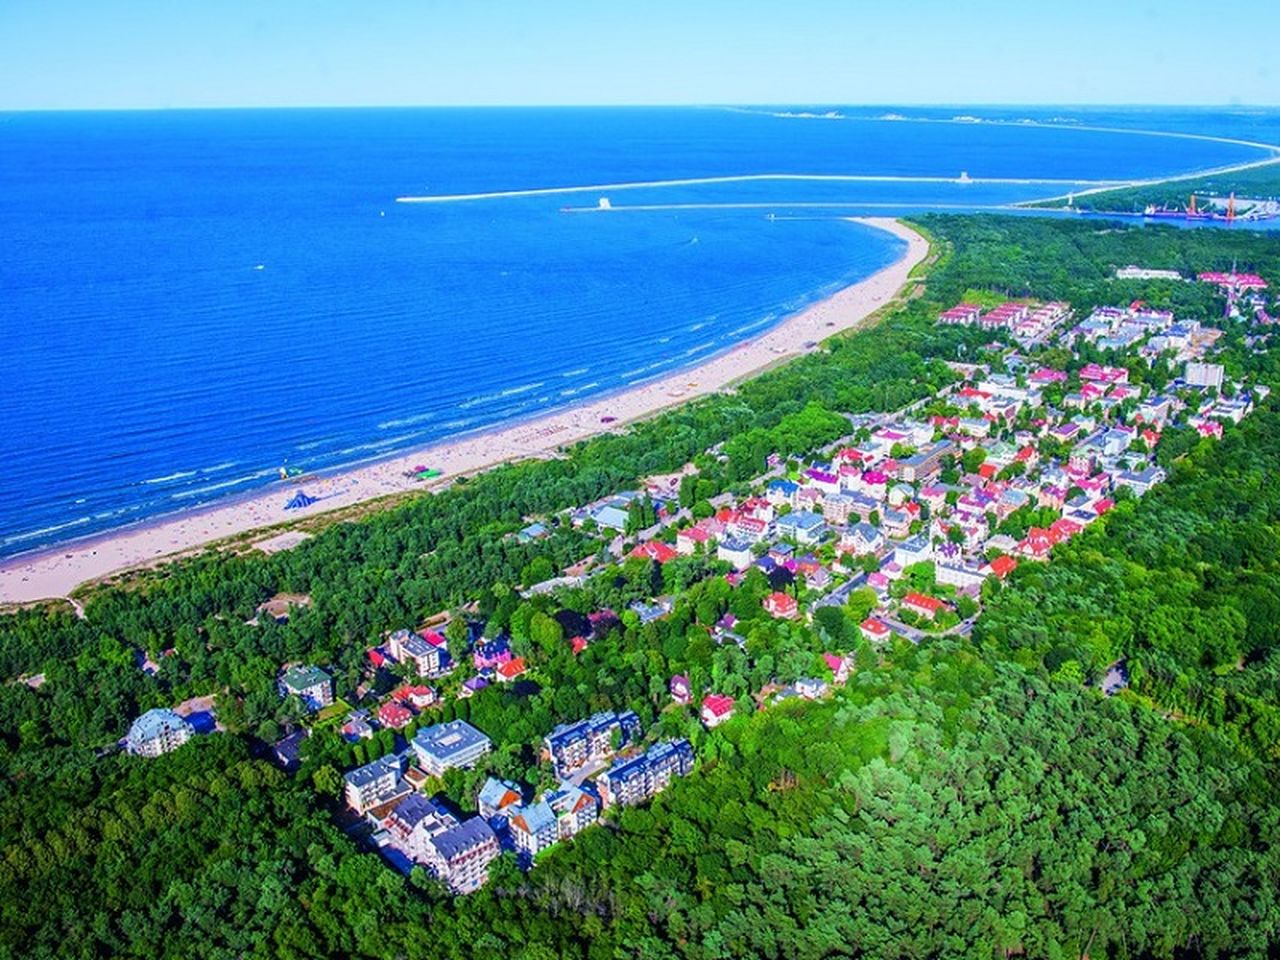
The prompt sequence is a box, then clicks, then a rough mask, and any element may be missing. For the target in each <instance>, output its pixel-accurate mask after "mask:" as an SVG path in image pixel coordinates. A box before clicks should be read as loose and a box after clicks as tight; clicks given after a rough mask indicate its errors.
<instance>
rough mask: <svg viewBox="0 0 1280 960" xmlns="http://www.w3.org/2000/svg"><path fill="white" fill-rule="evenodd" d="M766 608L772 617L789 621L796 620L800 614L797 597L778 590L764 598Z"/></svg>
mask: <svg viewBox="0 0 1280 960" xmlns="http://www.w3.org/2000/svg"><path fill="white" fill-rule="evenodd" d="M764 608H765V610H767V611H768V612H769V614H770V616H774V617H781V618H784V619H787V620H791V619H793V618H795V617H796V616H797V615H798V614H799V613H800V605H799V604H798V603H796V598H795V597H793V596H791V595H790V594H789V593H780V592H778V591H776V590H775V591H774V592H773V593H771V594H769V595H768V596H767V597H765V598H764Z"/></svg>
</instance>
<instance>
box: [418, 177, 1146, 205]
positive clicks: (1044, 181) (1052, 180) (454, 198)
mask: <svg viewBox="0 0 1280 960" xmlns="http://www.w3.org/2000/svg"><path fill="white" fill-rule="evenodd" d="M770 182H773V183H949V184H958V185H961V186H966V185H969V184H973V185H975V186H980V185H983V184H1004V185H1008V186H1060V187H1068V186H1082V187H1094V188H1097V189H1107V188H1110V187H1122V186H1125V185H1126V181H1124V180H1073V179H1063V178H1060V177H964V176H961V177H925V176H914V177H913V176H899V175H891V174H842V173H747V174H740V175H735V176H725V177H682V178H679V179H674V180H633V181H624V182H622V183H591V184H581V185H576V186H564V187H534V188H530V189H523V190H491V191H487V192H484V193H436V194H423V195H420V196H406V197H396V203H463V202H467V201H472V200H501V199H510V198H513V197H554V196H559V195H563V194H572V193H602V192H604V191H609V192H617V191H619V190H640V189H644V188H646V187H694V186H705V185H709V184H718V183H770Z"/></svg>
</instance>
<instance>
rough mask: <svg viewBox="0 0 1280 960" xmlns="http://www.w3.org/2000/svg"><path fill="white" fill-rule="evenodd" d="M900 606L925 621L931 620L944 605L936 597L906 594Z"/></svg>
mask: <svg viewBox="0 0 1280 960" xmlns="http://www.w3.org/2000/svg"><path fill="white" fill-rule="evenodd" d="M902 606H903V607H904V608H906V609H907V610H910V611H911V612H912V613H914V614H916V615H918V616H921V617H924V618H925V619H926V620H932V619H933V618H934V617H936V616H937V615H938V611H940V610H941V609H942V608H943V607H945V606H946V604H944V603H943V602H942V601H941V600H939V599H938V598H937V597H928V596H925V595H924V594H923V593H908V594H907V595H906V596H905V597H903V598H902Z"/></svg>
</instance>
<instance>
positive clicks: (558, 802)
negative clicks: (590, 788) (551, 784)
mask: <svg viewBox="0 0 1280 960" xmlns="http://www.w3.org/2000/svg"><path fill="white" fill-rule="evenodd" d="M543 799H545V800H546V801H547V805H548V806H549V807H551V812H552V813H554V814H555V815H556V827H557V831H558V833H559V835H560V839H561V840H568V839H569V838H570V837H574V836H576V835H577V834H579V833H581V832H582V831H583V830H585V829H586V828H587V827H589V826H591V825H592V824H593V823H595V822H596V821H597V820H598V819H600V801H599V800H598V799H597V798H596V797H595V796H594V795H593V794H591V793H588V792H587V791H586V790H583V789H582V788H581V787H578V786H575V785H574V784H572V783H562V784H560V786H559V787H557V788H556V789H555V790H554V791H553V792H551V793H548V794H547V795H546V796H545V797H544V798H543Z"/></svg>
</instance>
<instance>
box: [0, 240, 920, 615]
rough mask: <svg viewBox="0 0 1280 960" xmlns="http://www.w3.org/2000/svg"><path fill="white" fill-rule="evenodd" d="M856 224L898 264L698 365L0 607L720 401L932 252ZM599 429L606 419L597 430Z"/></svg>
mask: <svg viewBox="0 0 1280 960" xmlns="http://www.w3.org/2000/svg"><path fill="white" fill-rule="evenodd" d="M857 222H859V223H863V224H866V225H868V226H872V227H877V228H879V229H882V230H887V231H889V232H890V233H893V234H894V235H895V236H898V237H900V238H902V239H903V240H905V241H906V242H907V248H906V251H905V253H904V255H903V256H902V257H901V258H900V259H899V260H897V261H895V262H894V263H892V264H890V265H889V266H888V267H885V268H884V269H883V270H881V271H880V272H878V273H876V274H874V275H872V276H870V277H868V278H867V279H866V280H863V281H861V282H860V283H856V284H854V285H853V286H850V287H846V288H844V289H843V290H840V291H838V292H837V293H835V294H834V295H832V296H831V297H829V298H828V299H826V300H823V301H821V302H820V303H816V304H814V305H813V306H811V307H809V308H807V309H806V310H803V311H802V312H800V313H798V314H796V315H795V316H793V317H791V318H789V319H788V320H786V321H784V322H783V323H781V324H779V325H778V326H776V327H774V328H773V329H771V330H769V331H768V332H766V333H764V334H762V335H761V336H759V337H757V338H755V339H753V340H748V341H744V342H743V343H741V344H739V345H738V346H737V347H735V348H733V349H732V350H730V351H728V352H726V353H723V354H720V355H719V356H717V357H714V358H712V359H711V360H709V361H707V362H706V363H705V364H702V365H700V366H697V367H690V368H685V369H682V370H679V371H677V372H675V373H673V374H671V375H669V376H665V377H663V378H661V379H657V380H653V381H650V382H648V383H645V384H642V385H639V386H637V387H635V388H634V389H630V390H627V391H625V392H622V393H616V394H612V395H610V396H607V397H601V398H599V399H595V400H588V401H586V402H584V403H583V404H582V405H581V406H576V407H572V408H569V409H565V410H561V411H557V412H555V413H550V414H547V415H546V416H544V417H541V418H539V419H536V420H531V421H526V422H523V423H520V424H516V425H514V426H511V427H507V428H501V429H498V430H496V431H493V432H487V433H484V434H479V435H476V436H471V437H463V438H459V439H456V440H452V441H449V440H446V441H443V442H441V443H439V444H437V445H435V446H432V447H427V448H425V449H420V450H415V451H413V452H410V453H406V454H403V455H401V456H398V457H396V458H395V459H391V460H385V461H382V462H379V463H376V464H371V465H368V466H362V467H357V468H354V469H352V470H349V471H346V472H342V473H338V474H335V475H332V476H326V477H322V478H317V479H314V480H307V481H306V482H305V483H303V484H301V485H300V488H301V489H304V490H305V491H306V492H307V494H308V495H310V496H313V497H318V498H320V499H319V500H318V502H316V503H315V504H313V505H312V506H310V507H307V508H305V509H303V510H300V511H285V509H284V504H285V502H286V501H287V500H288V499H289V498H290V497H292V496H293V495H294V493H295V490H296V489H297V488H295V487H294V486H293V485H291V484H290V485H285V484H281V485H277V486H275V487H273V488H271V489H270V490H268V491H264V492H263V493H261V494H259V495H256V496H254V497H252V498H249V499H245V500H239V501H237V502H235V503H233V504H228V505H226V506H214V507H212V508H206V509H203V510H199V511H195V512H192V513H189V514H183V515H180V516H176V517H172V518H169V519H163V520H158V521H155V522H153V523H147V524H142V525H139V526H137V527H131V528H127V529H125V530H121V531H117V532H114V533H108V534H103V535H102V536H100V537H94V538H92V539H88V540H85V541H81V542H77V543H69V544H65V545H63V546H61V547H56V548H51V549H50V550H47V551H43V552H39V553H32V554H28V555H25V556H20V557H15V558H12V559H10V560H7V561H3V562H0V603H28V602H32V601H36V600H42V599H53V598H58V597H65V596H68V595H69V594H70V593H71V591H72V590H74V589H75V588H76V587H77V586H79V585H81V584H83V583H86V582H88V581H92V580H97V579H100V578H102V577H105V576H107V575H109V574H113V573H117V572H120V571H123V570H127V569H129V568H132V567H138V566H142V565H149V564H152V563H155V562H156V561H157V560H160V559H162V558H164V557H168V556H172V555H175V554H181V553H186V552H189V551H192V550H195V549H197V548H199V547H201V546H204V545H206V544H210V543H214V542H216V541H219V540H224V539H226V538H228V537H233V536H239V535H242V534H246V533H249V532H251V531H254V530H258V529H261V528H265V527H274V526H277V525H279V524H282V523H285V522H291V521H295V520H297V521H301V520H304V519H307V518H310V517H314V516H316V515H318V514H321V513H324V512H328V511H332V510H337V509H341V508H344V507H349V506H351V505H353V504H357V503H360V502H362V501H366V500H371V499H374V498H377V497H382V496H386V495H388V494H396V493H403V492H405V491H410V490H424V489H433V488H435V487H438V486H440V485H442V484H445V483H447V482H448V481H449V480H450V479H451V478H454V477H458V476H461V475H465V474H473V473H476V472H478V471H481V470H483V469H485V468H486V467H490V466H493V465H495V464H498V463H503V462H506V461H510V460H519V459H524V458H528V457H538V456H546V455H549V454H552V453H554V452H555V451H556V450H557V449H558V448H560V447H562V446H565V445H567V444H573V443H576V442H577V441H579V440H583V439H585V438H587V437H590V436H592V435H593V434H597V433H600V432H602V431H604V430H607V429H616V428H617V427H619V426H621V425H623V424H626V423H628V422H630V421H634V420H639V419H643V418H644V417H647V416H650V415H652V414H653V413H654V412H656V411H658V410H662V409H664V408H666V407H670V406H674V405H676V404H679V403H683V402H685V401H687V400H690V399H693V398H695V397H699V396H703V395H705V394H710V393H715V392H718V391H720V390H723V389H725V388H726V387H728V386H729V385H731V384H733V383H736V382H737V381H740V380H742V379H743V378H744V377H747V376H750V375H751V374H753V373H755V372H757V371H759V370H761V369H763V368H765V367H768V366H770V365H772V364H775V363H777V362H778V361H779V360H780V359H783V358H786V357H792V356H797V355H799V354H802V353H806V352H808V351H809V350H810V349H812V347H811V346H806V344H813V343H814V342H820V341H822V340H823V339H825V338H826V337H829V336H831V335H832V334H834V333H838V332H839V331H842V330H848V329H849V328H851V327H855V326H857V325H858V324H859V323H861V322H862V321H863V320H865V319H866V318H867V317H868V316H869V315H870V314H871V313H873V312H874V311H875V310H877V309H878V308H879V307H881V306H883V305H884V303H885V302H886V301H888V300H890V299H892V298H893V296H894V295H895V294H896V293H897V291H898V290H899V288H901V287H902V285H903V284H904V283H905V282H906V280H907V276H908V274H909V273H910V271H911V269H912V268H913V267H915V266H916V264H918V263H920V262H921V261H922V260H923V259H924V257H925V255H926V254H927V253H928V243H927V242H926V241H925V240H924V238H923V237H921V236H920V235H919V234H917V233H915V232H914V231H912V230H910V229H908V228H907V227H905V226H903V225H902V224H900V223H898V222H897V221H896V220H893V219H889V218H878V217H877V218H859V219H858V220H857ZM605 418H610V419H609V420H608V422H602V421H603V420H604V419H605ZM418 464H426V465H429V466H431V467H434V468H436V469H439V470H440V471H441V472H442V474H441V476H440V477H439V478H437V479H435V480H433V481H431V482H430V483H429V484H427V485H424V484H423V483H422V482H421V481H417V480H413V479H410V478H409V477H407V476H406V475H405V474H406V471H408V470H409V469H410V468H411V467H413V466H415V465H418ZM265 536H266V535H265V534H264V537H265Z"/></svg>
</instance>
